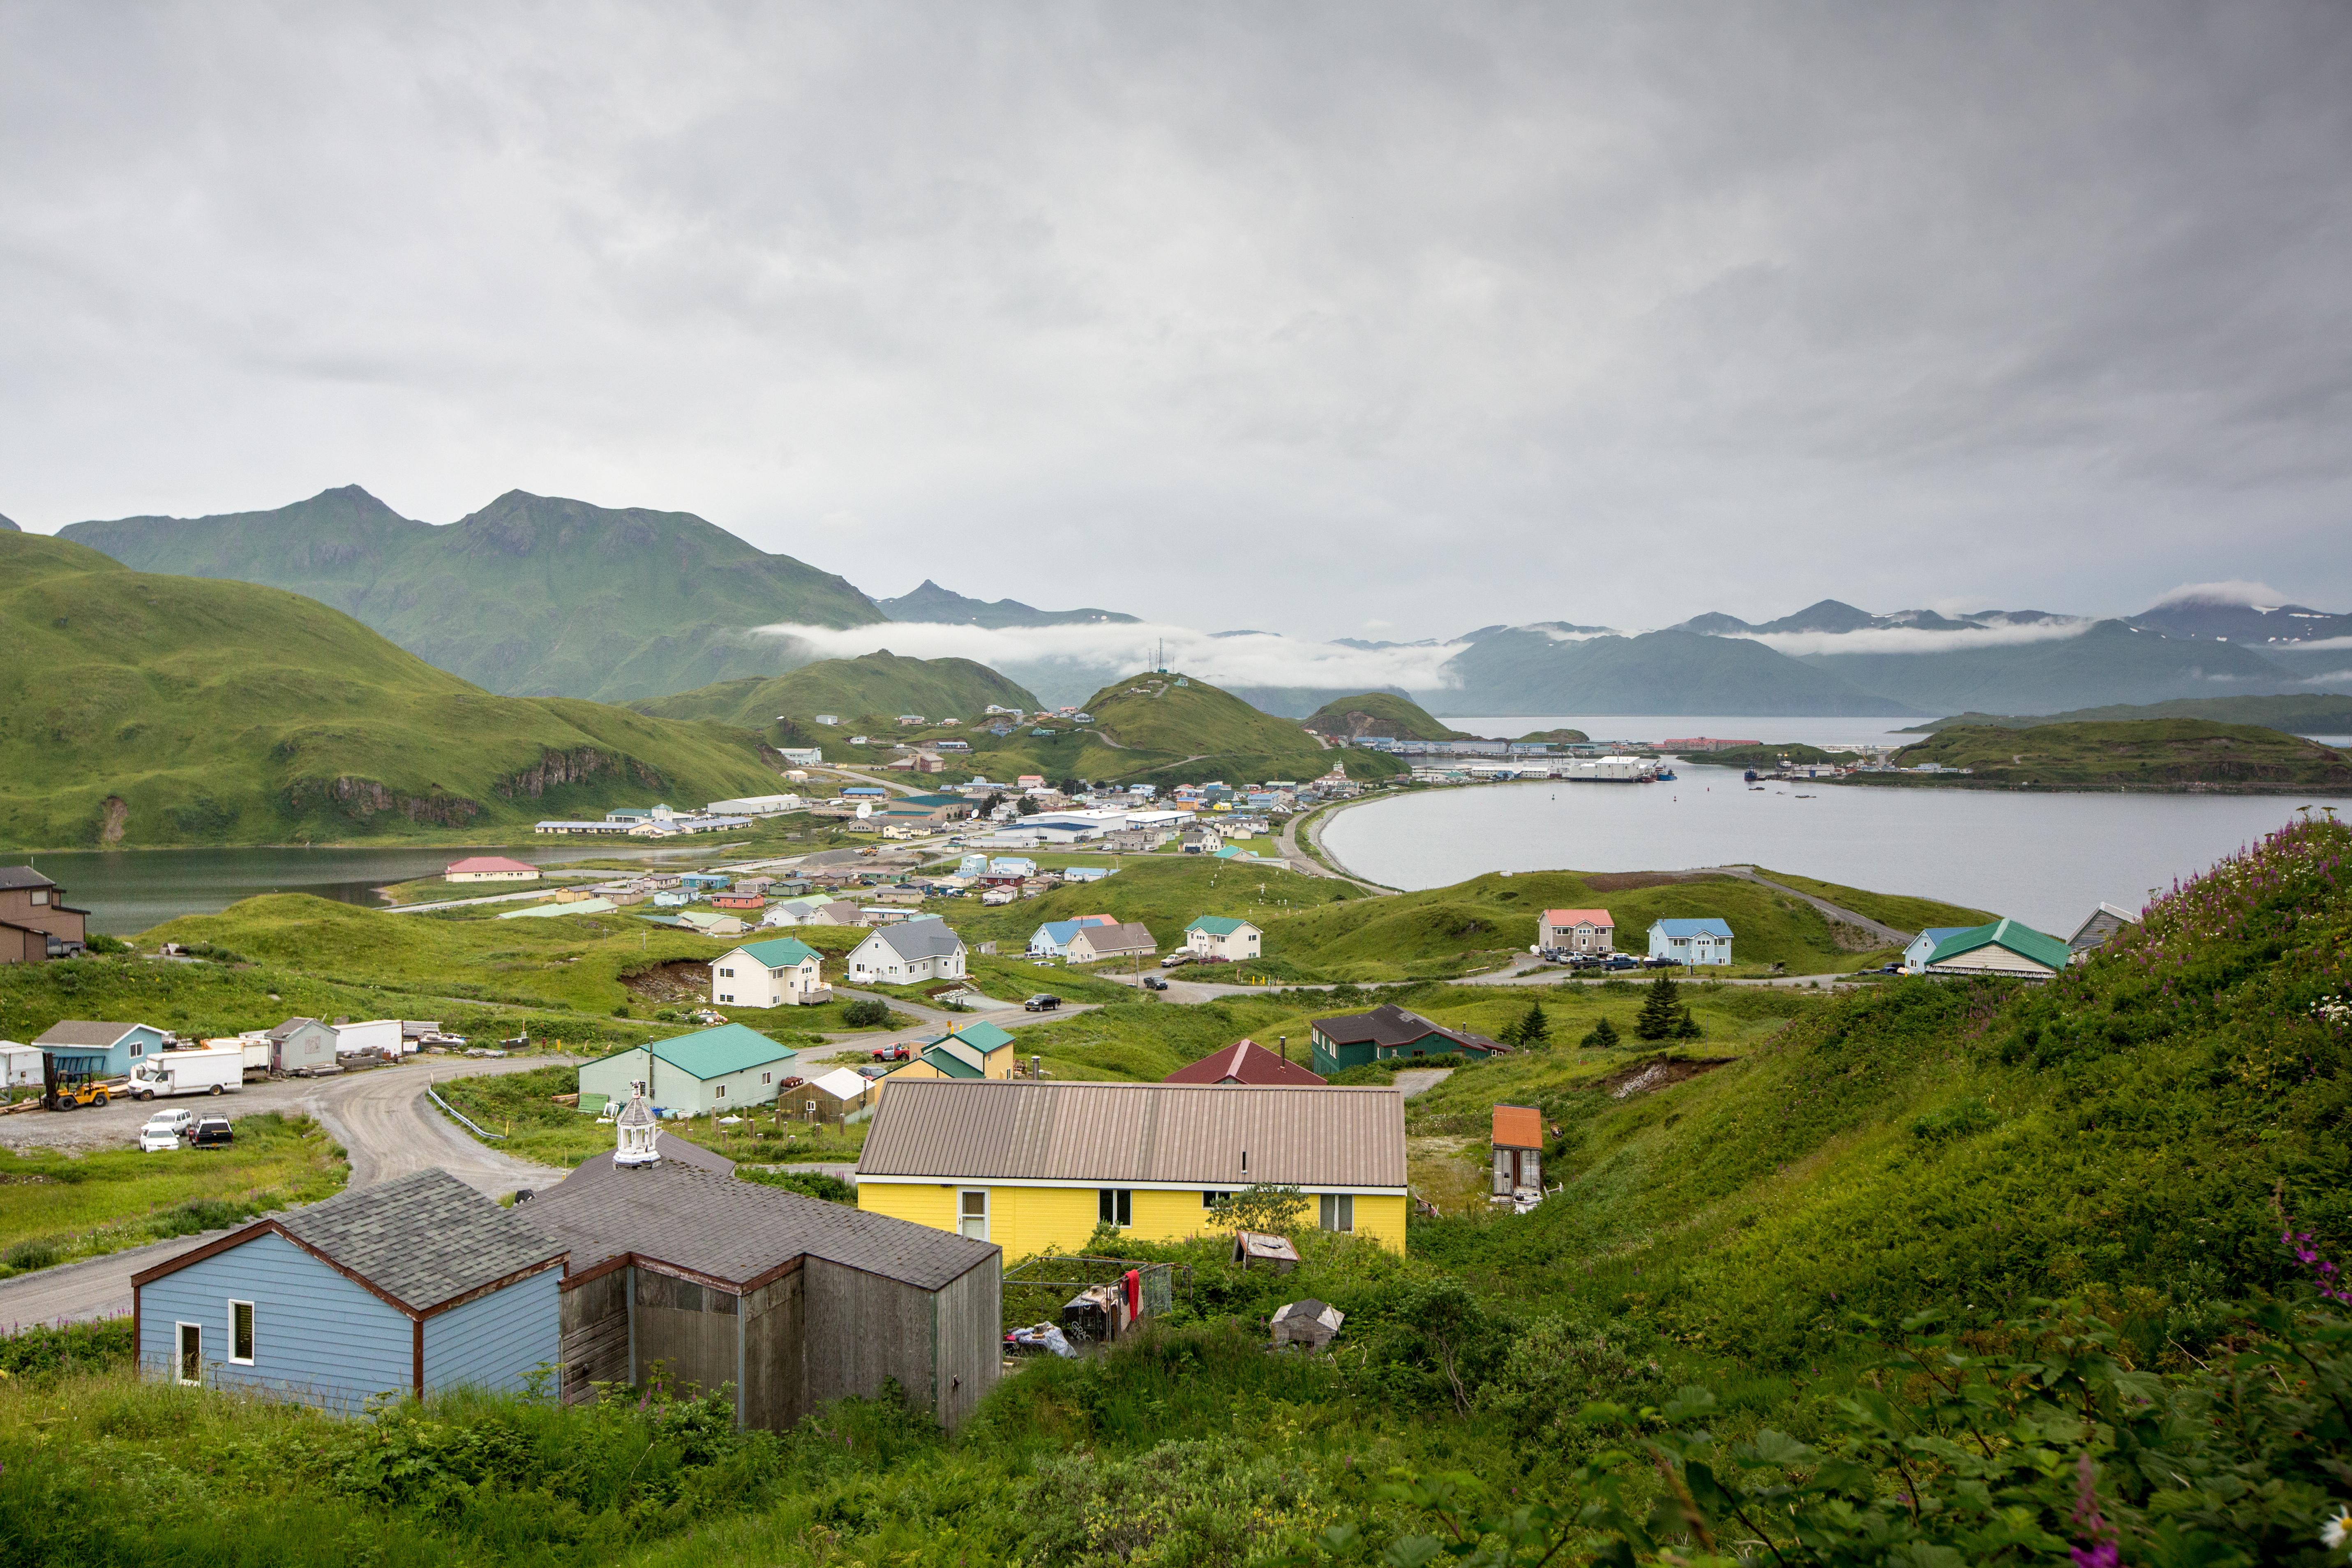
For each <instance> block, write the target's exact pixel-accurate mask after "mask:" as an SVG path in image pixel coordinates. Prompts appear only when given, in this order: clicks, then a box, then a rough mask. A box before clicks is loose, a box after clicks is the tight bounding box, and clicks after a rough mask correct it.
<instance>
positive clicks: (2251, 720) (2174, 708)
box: [1898, 695, 2352, 735]
mask: <svg viewBox="0 0 2352 1568" xmlns="http://www.w3.org/2000/svg"><path fill="white" fill-rule="evenodd" d="M2132 719H2210V720H2211V721H2214V722H2215V723H2218V724H2259V725H2261V726H2262V727H2263V728H2264V729H2266V730H2284V731H2286V732H2287V733H2288V734H2290V735H2352V697H2320V696H2310V695H2305V696H2299V697H2288V696H2277V697H2181V698H2176V699H2174V700H2172V701H2169V702H2147V703H2141V704H2137V705H2133V704H2128V703H2116V704H2114V705H2112V706H2109V707H2105V708H2077V709H2075V710H2074V711H2073V712H2071V713H2025V714H2019V713H1959V714H1955V715H1954V716H1953V717H1951V718H1949V719H1937V720H1934V721H1930V722H1928V723H1925V724H1914V725H1912V726H1911V727H1910V728H1908V729H1906V730H1903V731H1898V733H1901V734H1906V735H1932V734H1935V733H1936V732H1937V731H1939V730H1950V729H1956V728H1958V726H1960V725H1963V724H1966V725H1972V726H1975V727H1977V728H1979V729H1984V728H1992V729H2000V730H2030V729H2032V728H2033V727H2034V726H2035V725H2037V724H2085V723H2099V722H2119V721H2126V720H2132Z"/></svg>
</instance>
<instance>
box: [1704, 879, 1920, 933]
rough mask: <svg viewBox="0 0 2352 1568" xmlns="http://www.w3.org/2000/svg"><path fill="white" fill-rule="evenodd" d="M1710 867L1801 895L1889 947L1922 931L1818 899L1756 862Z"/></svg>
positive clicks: (1833, 916) (1774, 888)
mask: <svg viewBox="0 0 2352 1568" xmlns="http://www.w3.org/2000/svg"><path fill="white" fill-rule="evenodd" d="M1707 869H1708V870H1711V871H1720V872H1722V873H1723V874H1724V875H1725V876H1727V877H1737V878H1738V879H1740V880H1741V881H1743V882H1754V883H1757V884H1758V885H1759V886H1761V887H1766V888H1770V889H1773V890H1774V891H1776V892H1782V893H1786V894H1788V895H1789V896H1790V898H1792V899H1801V900H1804V901H1805V902H1806V903H1808V904H1811V906H1812V907H1813V908H1815V909H1816V910H1820V911H1821V912H1822V914H1824V915H1827V916H1828V917H1829V918H1830V919H1832V920H1833V921H1844V922H1845V923H1846V924H1848V925H1851V926H1860V927H1861V928H1862V929H1863V930H1864V931H1868V932H1869V933H1870V934H1871V935H1873V936H1874V937H1876V938H1877V939H1878V940H1879V941H1881V942H1885V943H1886V945H1887V946H1889V947H1907V946H1909V945H1910V942H1911V939H1912V938H1913V937H1915V936H1916V935H1918V934H1919V933H1918V932H1917V931H1899V930H1897V929H1896V928H1895V927H1894V926H1891V925H1888V924H1886V923H1885V921H1874V920H1872V919H1871V918H1870V917H1869V916H1868V915H1865V914H1864V913H1862V912H1861V911H1860V910H1849V909H1845V908H1843V907H1842V906H1840V905H1837V904H1833V903H1832V902H1830V901H1829V900H1827V899H1817V898H1815V897H1814V896H1813V895H1812V894H1811V893H1808V892H1805V891H1803V890H1801V889H1796V888H1792V887H1790V886H1789V885H1788V884H1787V883H1786V882H1776V881H1774V880H1772V879H1771V878H1769V877H1764V876H1759V875H1758V874H1757V871H1756V868H1755V867H1753V866H1710V867H1708V868H1707Z"/></svg>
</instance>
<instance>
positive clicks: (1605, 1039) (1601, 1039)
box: [1583, 1015, 1617, 1051]
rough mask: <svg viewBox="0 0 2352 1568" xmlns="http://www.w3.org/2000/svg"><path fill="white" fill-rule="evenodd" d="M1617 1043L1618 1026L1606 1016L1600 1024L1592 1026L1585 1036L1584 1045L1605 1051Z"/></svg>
mask: <svg viewBox="0 0 2352 1568" xmlns="http://www.w3.org/2000/svg"><path fill="white" fill-rule="evenodd" d="M1616 1043H1617V1026H1615V1025H1614V1024H1612V1023H1611V1022H1610V1021H1609V1019H1608V1017H1607V1016H1606V1015H1603V1016H1602V1017H1601V1021H1600V1022H1599V1023H1597V1024H1595V1025H1593V1026H1592V1027H1591V1030H1590V1031H1589V1032H1588V1033H1587V1034H1586V1035H1585V1037H1584V1040H1583V1044H1585V1045H1587V1046H1591V1047H1593V1048H1594V1049H1596V1050H1604V1051H1605V1050H1607V1049H1608V1048H1609V1047H1612V1046H1613V1045H1615V1044H1616Z"/></svg>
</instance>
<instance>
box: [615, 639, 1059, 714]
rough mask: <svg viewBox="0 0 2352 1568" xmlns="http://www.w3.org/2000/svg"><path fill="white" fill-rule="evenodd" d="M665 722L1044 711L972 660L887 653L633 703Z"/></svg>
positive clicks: (1022, 690) (1025, 692)
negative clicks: (678, 720) (823, 714)
mask: <svg viewBox="0 0 2352 1568" xmlns="http://www.w3.org/2000/svg"><path fill="white" fill-rule="evenodd" d="M630 706H631V707H633V708H635V710H637V711H638V712H640V713H650V714H652V715H654V716H655V717H656V718H662V719H710V720H716V721H718V722H719V723H721V724H740V725H742V726H743V727H744V728H746V729H751V730H764V729H765V728H767V727H768V726H769V725H771V724H773V723H775V722H776V721H778V720H789V721H792V723H793V727H794V728H795V729H796V730H797V731H799V732H800V733H803V734H805V733H807V732H809V731H811V730H812V729H814V727H815V726H814V720H815V716H816V715H817V714H819V713H833V714H837V715H838V716H839V717H840V718H841V720H842V721H843V723H844V724H845V725H848V724H862V723H864V722H866V721H868V720H871V721H875V722H877V723H879V724H880V725H882V726H883V727H884V728H885V729H886V730H887V729H888V728H889V727H891V726H892V725H893V723H894V722H895V721H896V720H897V718H898V715H899V714H902V713H920V714H922V715H923V716H924V717H925V718H927V719H929V720H932V721H938V720H940V719H962V720H971V719H976V718H978V717H980V716H981V715H982V713H983V712H985V711H986V710H988V709H989V708H990V707H991V706H994V707H999V708H1019V709H1022V710H1024V711H1027V712H1033V713H1034V712H1035V711H1036V710H1037V709H1038V708H1040V707H1041V706H1043V704H1041V703H1040V702H1039V701H1038V700H1037V699H1036V698H1035V697H1034V695H1032V694H1031V693H1030V692H1029V691H1028V690H1027V689H1025V688H1023V687H1020V686H1017V685H1015V684H1013V682H1012V681H1010V680H1007V679H1004V677H1003V676H1001V675H999V674H997V673H996V671H994V670H992V669H991V668H988V666H986V665H984V664H975V663H973V662H972V661H971V659H968V658H899V657H898V655H897V654H895V653H892V652H891V651H890V650H889V649H888V648H884V649H882V650H881V651H880V652H878V653H868V654H860V655H859V656H858V657H857V658H828V659H824V660H823V661H821V662H819V663H816V664H809V665H803V666H802V667H801V668H798V669H795V670H793V671H792V672H791V673H789V674H786V675H774V676H769V677H767V678H766V679H759V678H756V677H754V678H748V679H741V680H722V681H719V683H717V684H716V685H712V686H705V687H701V688H699V689H696V690H693V691H681V692H679V693H677V695H676V696H674V697H657V698H655V699H653V700H651V701H646V702H633V703H631V704H630Z"/></svg>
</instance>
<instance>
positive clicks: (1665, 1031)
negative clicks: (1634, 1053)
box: [1633, 973, 1682, 1040]
mask: <svg viewBox="0 0 2352 1568" xmlns="http://www.w3.org/2000/svg"><path fill="white" fill-rule="evenodd" d="M1681 1003H1682V991H1681V988H1680V987H1679V986H1677V985H1675V982H1674V977H1673V976H1672V975H1669V974H1664V973H1661V974H1660V975H1659V976H1658V977H1657V978H1656V979H1655V980H1653V981H1652V982H1650V994H1649V995H1647V996H1645V997H1643V1000H1642V1011H1641V1012H1640V1013H1639V1014H1638V1015H1636V1016H1635V1017H1634V1019H1633V1034H1634V1036H1635V1037H1637V1038H1640V1039H1644V1040H1671V1039H1673V1038H1674V1037H1675V1025H1676V1024H1677V1023H1679V1022H1680V1019H1679V1018H1678V1017H1677V1016H1676V1012H1677V1009H1678V1008H1679V1007H1680V1005H1681Z"/></svg>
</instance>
